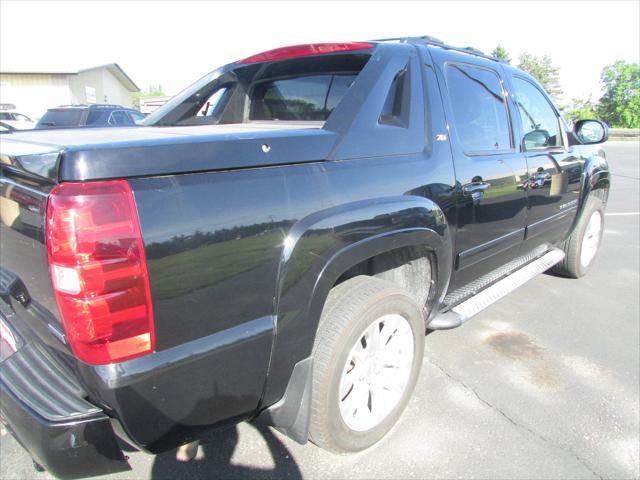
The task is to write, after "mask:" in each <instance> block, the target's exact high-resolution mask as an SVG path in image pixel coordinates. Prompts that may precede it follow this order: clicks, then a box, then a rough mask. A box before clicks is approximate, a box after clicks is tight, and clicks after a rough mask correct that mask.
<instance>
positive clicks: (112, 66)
mask: <svg viewBox="0 0 640 480" xmlns="http://www.w3.org/2000/svg"><path fill="white" fill-rule="evenodd" d="M100 69H105V70H108V71H109V72H110V73H111V74H112V75H113V76H114V77H116V78H117V79H118V80H120V82H121V83H122V84H123V85H124V86H125V88H126V89H127V90H129V91H130V92H139V91H140V88H139V87H138V85H136V84H135V82H134V81H133V80H131V77H129V75H127V74H126V73H125V72H124V70H122V67H120V65H118V64H117V63H107V64H105V65H98V66H97V67H91V68H85V69H82V70H76V71H69V70H55V69H46V70H39V69H22V68H14V69H2V70H0V73H5V74H14V75H78V74H80V73H84V72H90V71H92V70H100Z"/></svg>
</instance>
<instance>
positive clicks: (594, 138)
mask: <svg viewBox="0 0 640 480" xmlns="http://www.w3.org/2000/svg"><path fill="white" fill-rule="evenodd" d="M573 136H574V137H575V138H576V140H577V142H575V143H578V144H582V145H593V144H596V143H602V142H606V141H607V139H608V138H609V127H607V124H606V123H604V122H601V121H600V120H579V121H577V122H576V124H575V125H574V127H573Z"/></svg>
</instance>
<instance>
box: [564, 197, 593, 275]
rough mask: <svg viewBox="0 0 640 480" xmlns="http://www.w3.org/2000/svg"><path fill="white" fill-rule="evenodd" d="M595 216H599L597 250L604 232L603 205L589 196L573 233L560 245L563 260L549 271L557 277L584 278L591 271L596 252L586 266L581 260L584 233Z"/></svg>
mask: <svg viewBox="0 0 640 480" xmlns="http://www.w3.org/2000/svg"><path fill="white" fill-rule="evenodd" d="M595 214H598V215H600V232H599V239H598V242H597V250H599V249H600V244H601V243H602V234H603V231H604V205H603V203H602V200H601V199H600V198H598V197H594V196H590V197H589V198H588V199H587V204H586V205H585V208H584V211H583V212H582V215H581V216H580V219H579V220H578V223H577V224H576V226H575V228H574V230H573V232H572V233H571V235H570V236H569V238H567V240H565V242H564V243H563V245H562V248H563V250H564V253H565V257H564V260H562V262H560V263H558V264H557V265H556V266H555V267H553V268H552V269H551V271H552V272H553V273H557V274H558V275H562V276H563V277H568V278H580V277H583V276H585V275H586V274H587V272H588V271H589V270H590V269H591V266H592V265H593V262H594V260H595V258H596V256H597V250H596V254H594V255H593V256H592V257H591V259H590V261H588V262H587V263H586V264H583V262H582V261H581V258H582V250H583V246H584V242H585V233H586V231H587V227H588V225H589V221H590V220H591V219H592V217H593V216H594V215H595Z"/></svg>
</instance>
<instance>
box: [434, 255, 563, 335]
mask: <svg viewBox="0 0 640 480" xmlns="http://www.w3.org/2000/svg"><path fill="white" fill-rule="evenodd" d="M563 258H564V252H563V251H562V250H560V249H558V248H554V249H553V250H549V251H548V252H547V253H545V254H544V255H543V256H542V257H540V258H538V259H536V260H534V261H533V262H531V263H528V264H526V265H525V266H524V267H522V268H520V269H518V270H516V271H515V272H513V273H511V274H510V275H507V276H506V277H504V278H503V279H502V280H499V281H497V282H496V283H494V284H493V285H491V286H490V287H487V288H485V289H484V290H481V291H480V292H478V293H476V294H475V295H474V296H473V297H471V298H469V299H468V300H465V301H464V302H462V303H460V304H458V305H456V306H455V307H453V308H452V309H451V310H449V311H447V312H444V313H439V314H438V315H436V316H435V317H434V318H433V319H432V320H431V321H430V322H429V324H428V325H427V328H428V329H429V330H449V329H451V328H456V327H459V326H460V325H462V324H463V323H464V322H466V321H467V320H469V319H470V318H471V317H473V316H474V315H476V314H478V313H480V312H481V311H482V310H484V309H485V308H487V307H488V306H489V305H492V304H493V303H495V302H497V301H498V300H500V299H501V298H502V297H504V296H505V295H507V294H509V293H511V292H513V291H514V290H515V289H517V288H518V287H521V286H522V285H524V284H525V283H527V282H528V281H529V280H531V279H532V278H533V277H535V276H537V275H539V274H541V273H542V272H545V271H546V270H549V269H550V268H551V267H553V266H554V265H555V264H556V263H558V262H559V261H561V260H562V259H563Z"/></svg>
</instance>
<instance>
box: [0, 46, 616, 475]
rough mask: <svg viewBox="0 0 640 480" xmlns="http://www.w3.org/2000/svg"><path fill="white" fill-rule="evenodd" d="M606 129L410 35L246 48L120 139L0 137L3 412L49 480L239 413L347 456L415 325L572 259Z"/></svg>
mask: <svg viewBox="0 0 640 480" xmlns="http://www.w3.org/2000/svg"><path fill="white" fill-rule="evenodd" d="M100 108H106V107H82V113H81V115H80V116H83V115H85V116H86V115H87V114H89V113H90V112H92V111H96V110H98V109H100ZM68 111H73V112H75V111H76V110H71V109H69V108H67V109H63V112H65V113H66V112H68ZM100 111H101V110H100ZM49 118H52V117H49ZM56 118H57V117H53V118H52V121H53V123H55V124H58V122H57V121H55V119H56ZM45 121H46V120H45ZM64 123H66V121H65V122H64ZM69 123H73V122H69ZM585 132H586V134H585ZM606 139H607V127H606V125H604V124H603V123H601V122H599V121H597V120H584V121H581V122H578V123H577V124H576V125H575V127H574V129H573V130H571V129H569V128H568V126H567V125H566V123H565V122H564V121H563V119H562V117H561V115H560V114H559V112H558V109H557V108H556V107H555V106H554V104H553V103H552V101H551V100H550V98H549V96H548V95H547V94H546V93H545V92H544V90H543V88H542V87H541V86H540V85H539V83H538V82H537V81H536V80H535V79H533V78H532V77H531V76H529V75H528V74H527V73H525V72H523V71H520V70H518V69H516V68H514V67H512V66H510V65H508V64H506V63H502V62H500V61H499V60H497V59H495V58H492V57H489V56H486V55H483V54H481V53H478V52H477V51H476V50H470V49H460V48H455V47H452V46H449V45H446V44H443V43H441V42H439V41H436V40H434V39H431V38H429V37H424V38H405V39H397V40H396V41H378V42H358V43H338V44H314V45H298V46H294V47H287V48H282V49H277V50H273V51H268V52H264V53H261V54H258V55H255V56H252V57H249V58H246V59H243V60H240V61H238V62H235V63H232V64H230V65H227V66H224V67H222V68H220V69H218V70H216V71H214V72H212V73H211V74H209V75H207V76H205V77H204V78H202V79H200V80H199V81H198V82H196V83H195V84H194V85H192V86H191V87H189V88H187V89H186V90H185V91H184V92H182V93H181V94H179V95H178V96H176V97H174V98H173V99H172V100H170V101H169V102H168V103H167V104H166V105H164V106H163V107H161V108H160V109H158V110H157V111H155V112H154V113H152V114H151V115H150V116H149V117H148V118H147V119H146V120H145V125H144V126H141V127H138V128H111V129H100V130H96V129H65V130H40V131H38V130H34V131H30V132H14V133H12V134H10V135H6V137H5V138H3V142H2V145H1V149H2V157H0V158H2V159H3V161H2V162H0V168H1V171H2V177H1V178H0V200H1V203H0V212H1V213H2V224H1V229H2V231H1V233H2V235H0V237H1V239H2V252H3V255H2V266H1V267H2V269H1V271H0V272H1V274H0V282H1V283H0V285H1V290H0V291H1V292H2V301H1V302H0V312H1V316H2V317H1V319H2V323H1V324H0V325H2V330H1V331H2V339H3V342H4V345H3V349H2V355H3V356H2V368H1V369H0V391H1V392H2V404H1V407H0V408H1V411H2V418H3V419H4V420H3V421H4V422H5V423H6V425H7V427H8V429H9V430H10V431H11V432H12V433H13V434H14V435H15V436H16V437H17V438H18V439H19V441H20V443H21V444H22V445H24V447H25V448H26V449H27V450H28V451H29V452H30V454H31V455H32V456H33V458H34V459H35V461H36V462H38V463H39V464H41V465H42V466H44V467H45V468H46V469H47V470H49V471H50V472H51V474H53V475H55V476H58V477H63V478H77V477H83V476H91V475H98V474H106V473H112V472H116V471H122V470H126V469H128V468H130V467H129V465H128V463H127V458H126V457H125V455H124V454H123V452H122V451H121V447H120V444H119V443H118V442H117V440H116V439H117V438H118V437H119V438H121V439H124V440H125V441H126V442H128V443H129V444H130V445H134V446H136V447H137V448H140V449H142V450H144V451H147V452H151V453H159V452H164V451H167V450H169V449H173V448H176V447H177V446H179V445H184V444H186V443H187V442H192V441H194V440H198V439H200V438H203V437H206V436H207V435H208V433H209V432H210V431H211V430H213V429H216V428H219V427H222V426H228V425H229V424H233V423H236V422H239V421H243V420H251V421H255V422H259V423H263V424H267V425H272V426H275V427H277V428H278V429H279V430H280V431H282V432H284V433H285V434H286V435H288V436H290V437H291V438H293V439H295V440H296V441H298V442H301V443H305V442H307V441H308V440H311V441H312V442H313V443H315V444H316V445H318V446H320V447H322V448H325V449H327V450H330V451H333V452H354V451H358V450H362V449H365V448H367V447H369V446H371V445H372V444H374V443H375V442H377V441H378V440H380V439H381V438H382V437H383V436H384V435H385V434H386V433H387V432H388V431H389V430H390V429H391V427H392V426H393V425H394V424H395V423H396V421H397V420H398V418H399V417H400V415H401V414H402V411H403V410H404V408H405V406H406V405H407V402H408V400H409V398H410V396H411V393H412V391H413V389H414V386H415V384H416V379H417V377H418V374H419V371H420V366H421V364H422V361H423V349H424V344H425V333H426V332H427V331H433V330H440V329H450V328H455V327H459V326H460V325H462V324H464V322H466V321H467V320H469V319H470V318H472V317H473V316H474V315H475V314H477V313H478V312H480V311H481V310H483V309H484V308H486V307H487V306H489V305H490V304H492V303H493V302H495V301H497V300H498V299H499V298H501V297H502V296H504V295H506V294H507V293H509V292H511V291H513V290H514V289H515V288H517V287H519V286H521V285H522V284H524V283H525V282H526V281H528V280H529V279H531V278H533V277H534V276H536V275H537V274H539V273H541V272H544V271H546V270H548V269H550V268H552V269H554V270H555V271H556V272H558V273H559V274H561V275H564V276H567V277H571V278H577V277H581V276H583V275H585V274H586V273H587V272H588V270H589V268H590V267H591V266H592V265H593V262H594V258H595V256H596V252H597V251H598V248H599V246H600V241H601V239H602V232H603V223H604V210H605V205H606V202H607V198H608V192H609V184H610V176H609V170H608V166H607V162H606V160H605V157H604V153H603V151H602V149H601V148H600V147H599V146H598V145H596V144H598V143H602V142H604V141H605V140H606ZM577 170H579V171H580V175H577V174H576V173H575V171H577ZM570 173H571V174H570ZM534 186H535V188H534ZM425 434H426V435H428V432H426V433H425Z"/></svg>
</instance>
